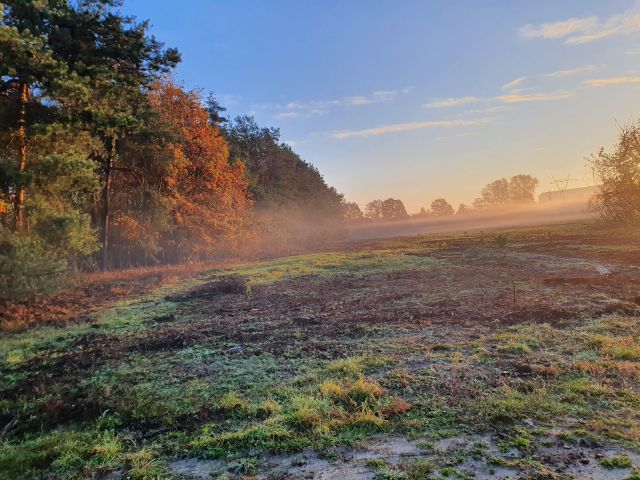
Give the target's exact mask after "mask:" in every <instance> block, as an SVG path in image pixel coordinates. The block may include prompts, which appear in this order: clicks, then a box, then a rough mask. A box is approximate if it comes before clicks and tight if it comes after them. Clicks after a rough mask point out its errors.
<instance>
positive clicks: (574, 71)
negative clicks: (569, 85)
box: [542, 65, 599, 78]
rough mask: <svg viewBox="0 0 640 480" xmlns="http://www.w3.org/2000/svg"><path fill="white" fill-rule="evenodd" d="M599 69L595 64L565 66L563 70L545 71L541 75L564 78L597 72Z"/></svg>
mask: <svg viewBox="0 0 640 480" xmlns="http://www.w3.org/2000/svg"><path fill="white" fill-rule="evenodd" d="M598 70H599V68H598V66H597V65H586V66H584V67H577V68H567V69H565V70H558V71H556V72H551V73H545V74H544V75H542V76H543V77H547V78H564V77H572V76H574V75H579V74H581V73H588V72H597V71H598Z"/></svg>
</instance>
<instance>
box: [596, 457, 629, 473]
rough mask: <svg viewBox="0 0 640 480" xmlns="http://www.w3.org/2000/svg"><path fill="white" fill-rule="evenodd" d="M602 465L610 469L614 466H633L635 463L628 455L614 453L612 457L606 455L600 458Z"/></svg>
mask: <svg viewBox="0 0 640 480" xmlns="http://www.w3.org/2000/svg"><path fill="white" fill-rule="evenodd" d="M599 462H600V465H602V466H603V467H604V468H608V469H609V470H613V469H614V468H631V467H633V463H632V462H631V459H630V458H629V457H627V456H626V455H612V456H611V457H605V458H601V459H600V461H599Z"/></svg>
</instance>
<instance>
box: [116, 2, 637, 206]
mask: <svg viewBox="0 0 640 480" xmlns="http://www.w3.org/2000/svg"><path fill="white" fill-rule="evenodd" d="M123 11H124V12H125V13H127V14H130V15H134V16H136V17H138V19H140V20H143V19H148V20H149V21H150V24H151V33H152V34H154V35H155V36H156V37H157V38H158V39H159V40H161V41H163V42H164V43H165V45H166V46H167V47H177V48H178V49H179V50H180V52H181V54H182V63H181V64H180V65H179V66H178V67H177V69H176V77H177V78H178V79H179V80H181V81H182V82H184V84H185V86H186V87H187V88H196V87H197V88H201V89H203V91H205V92H214V93H215V95H216V96H217V97H218V98H219V100H220V101H221V103H222V104H223V105H224V106H226V107H227V108H228V110H229V113H230V114H231V115H232V116H235V115H243V114H250V115H253V116H254V117H255V118H256V121H257V122H258V123H259V124H261V125H264V126H276V127H279V128H280V131H281V135H282V137H281V138H282V140H283V141H285V142H287V143H289V144H290V145H291V146H292V147H293V148H294V150H295V151H296V152H298V153H299V154H300V155H301V156H302V158H303V159H305V160H306V161H308V162H310V163H312V164H313V165H315V166H316V167H317V168H318V169H319V170H320V172H321V173H322V174H323V176H324V178H325V180H326V181H327V183H328V184H330V185H333V186H335V187H336V188H337V189H338V191H340V192H341V193H343V194H344V195H345V198H346V199H347V200H350V201H356V202H358V203H359V204H360V206H361V207H364V205H365V204H366V203H367V202H368V201H371V200H373V199H376V198H380V199H385V198H388V197H393V198H399V199H401V200H403V202H404V203H405V205H406V207H407V210H408V211H409V212H410V213H411V212H416V211H418V210H419V209H420V207H421V206H425V207H427V208H428V207H429V204H430V203H431V201H432V200H433V199H435V198H439V197H444V198H446V199H447V200H449V201H450V202H451V203H452V204H454V205H457V204H458V203H460V202H466V203H470V202H471V201H472V200H473V199H474V198H475V197H477V196H478V195H479V192H480V190H481V188H482V187H483V185H485V184H486V183H488V182H490V181H492V180H494V179H496V178H500V177H509V176H512V175H516V174H520V173H529V174H532V175H534V176H536V177H537V178H539V179H540V186H539V189H538V193H541V192H543V191H547V190H549V189H555V187H554V183H553V182H554V178H555V179H560V178H570V179H571V180H570V182H569V187H578V186H584V185H589V184H593V179H592V175H591V172H590V170H589V168H588V167H587V166H586V161H585V158H586V157H587V156H589V155H590V154H591V153H593V152H596V151H597V150H598V149H599V148H600V147H601V146H604V147H605V148H611V147H612V146H613V145H614V143H615V140H616V136H617V133H618V129H619V125H625V124H628V123H630V122H632V121H635V120H636V119H638V118H639V117H640V115H639V113H640V112H639V110H640V109H639V108H638V107H639V106H640V105H639V103H638V99H639V94H640V1H636V0H607V1H606V2H605V1H602V0H563V1H557V0H538V1H535V2H531V1H527V0H485V1H482V2H478V1H477V0H431V1H423V0H322V1H320V0H305V1H300V0H269V1H265V0H224V1H223V0H188V1H182V2H175V1H167V0H125V5H124V7H123Z"/></svg>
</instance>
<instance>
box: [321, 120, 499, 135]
mask: <svg viewBox="0 0 640 480" xmlns="http://www.w3.org/2000/svg"><path fill="white" fill-rule="evenodd" d="M491 120H492V119H491V118H475V119H454V120H433V121H426V122H408V123H394V124H390V125H380V126H378V127H374V128H366V129H364V130H342V131H339V132H332V133H330V134H329V135H330V136H331V137H332V138H337V139H339V140H344V139H346V138H353V137H375V136H379V135H385V134H387V133H396V132H406V131H409V130H420V129H424V128H455V127H461V126H470V125H484V124H487V123H489V122H490V121H491Z"/></svg>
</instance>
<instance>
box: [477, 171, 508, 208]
mask: <svg viewBox="0 0 640 480" xmlns="http://www.w3.org/2000/svg"><path fill="white" fill-rule="evenodd" d="M509 201H510V196H509V181H508V180H507V179H506V178H500V179H498V180H494V181H493V182H491V183H488V184H487V185H485V186H484V188H483V189H482V191H481V192H480V198H477V199H475V200H474V201H473V206H474V207H476V208H488V207H500V206H504V205H507V204H508V203H509Z"/></svg>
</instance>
